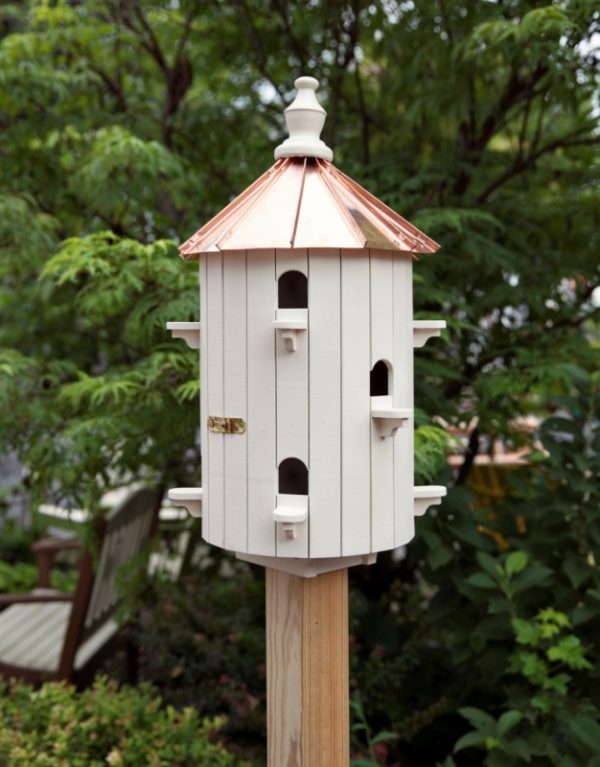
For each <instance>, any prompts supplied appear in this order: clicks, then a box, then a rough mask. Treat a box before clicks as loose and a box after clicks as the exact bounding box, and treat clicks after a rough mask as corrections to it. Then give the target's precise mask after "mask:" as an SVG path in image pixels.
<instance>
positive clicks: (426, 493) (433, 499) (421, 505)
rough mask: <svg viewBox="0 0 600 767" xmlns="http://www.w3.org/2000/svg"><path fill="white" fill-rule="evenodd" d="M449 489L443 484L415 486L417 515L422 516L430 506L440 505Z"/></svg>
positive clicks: (414, 495)
mask: <svg viewBox="0 0 600 767" xmlns="http://www.w3.org/2000/svg"><path fill="white" fill-rule="evenodd" d="M447 492H448V491H447V490H446V488H445V487H444V486H443V485H417V486H415V487H414V488H413V498H414V510H415V517H422V516H423V514H425V512H426V511H427V509H428V508H429V507H430V506H439V504H440V503H441V502H442V498H444V497H445V495H446V493H447Z"/></svg>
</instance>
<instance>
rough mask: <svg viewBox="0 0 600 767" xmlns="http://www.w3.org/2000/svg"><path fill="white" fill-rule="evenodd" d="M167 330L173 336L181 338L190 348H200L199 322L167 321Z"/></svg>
mask: <svg viewBox="0 0 600 767" xmlns="http://www.w3.org/2000/svg"><path fill="white" fill-rule="evenodd" d="M167 330H170V331H171V335H172V336H173V338H182V339H183V340H184V341H185V342H186V344H187V345H188V346H189V347H190V349H199V348H200V323H199V322H167Z"/></svg>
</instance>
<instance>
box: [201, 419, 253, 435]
mask: <svg viewBox="0 0 600 767" xmlns="http://www.w3.org/2000/svg"><path fill="white" fill-rule="evenodd" d="M207 423H208V430H209V431H213V432H215V434H244V432H245V431H246V421H244V419H243V418H225V417H224V416H220V415H209V416H208V421H207Z"/></svg>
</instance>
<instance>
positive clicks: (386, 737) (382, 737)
mask: <svg viewBox="0 0 600 767" xmlns="http://www.w3.org/2000/svg"><path fill="white" fill-rule="evenodd" d="M399 737H400V736H399V735H398V734H397V733H395V732H389V731H388V730H383V731H382V732H378V733H377V735H375V737H374V738H372V740H371V745H373V746H375V745H377V743H386V742H388V741H390V740H398V738H399Z"/></svg>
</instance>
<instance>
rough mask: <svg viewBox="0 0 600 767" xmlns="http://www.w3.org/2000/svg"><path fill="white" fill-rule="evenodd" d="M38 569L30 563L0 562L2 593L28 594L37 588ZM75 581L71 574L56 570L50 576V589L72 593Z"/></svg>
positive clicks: (0, 586)
mask: <svg viewBox="0 0 600 767" xmlns="http://www.w3.org/2000/svg"><path fill="white" fill-rule="evenodd" d="M37 575H38V572H37V567H36V566H35V565H32V564H29V563H28V562H17V563H14V564H10V563H8V562H3V561H1V560H0V593H9V594H17V593H20V592H23V593H27V592H30V591H32V590H33V589H34V588H36V586H37ZM74 586H75V579H74V577H73V576H72V575H71V574H70V573H64V572H62V571H60V570H54V571H53V572H52V573H51V574H50V588H53V589H56V590H57V591H65V592H72V591H73V588H74Z"/></svg>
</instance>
